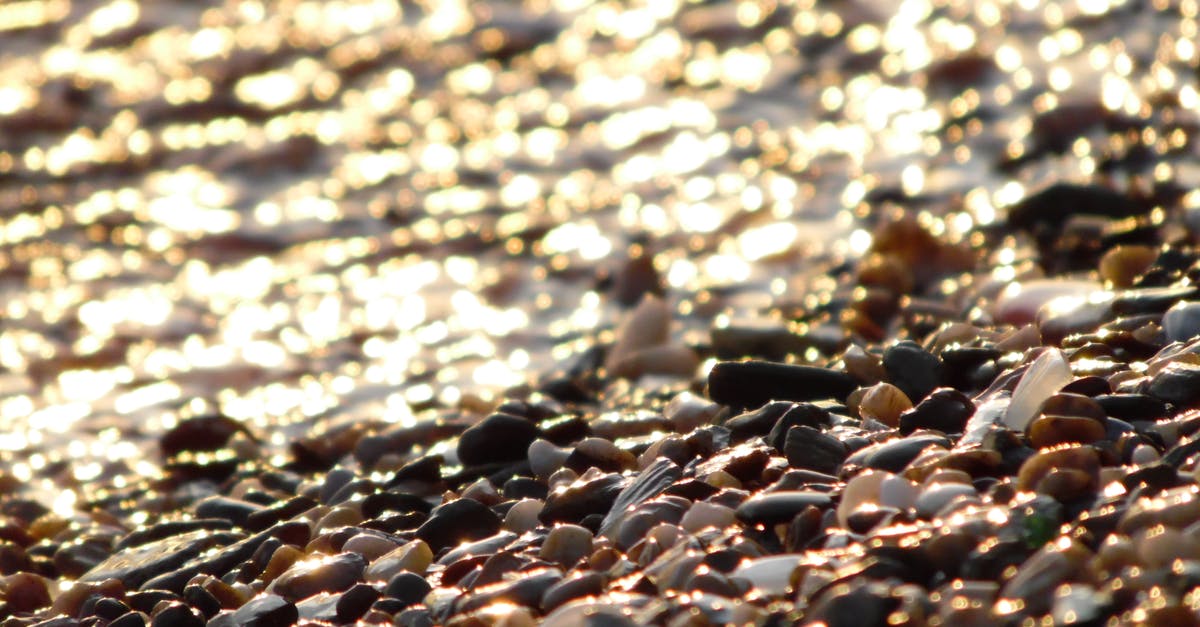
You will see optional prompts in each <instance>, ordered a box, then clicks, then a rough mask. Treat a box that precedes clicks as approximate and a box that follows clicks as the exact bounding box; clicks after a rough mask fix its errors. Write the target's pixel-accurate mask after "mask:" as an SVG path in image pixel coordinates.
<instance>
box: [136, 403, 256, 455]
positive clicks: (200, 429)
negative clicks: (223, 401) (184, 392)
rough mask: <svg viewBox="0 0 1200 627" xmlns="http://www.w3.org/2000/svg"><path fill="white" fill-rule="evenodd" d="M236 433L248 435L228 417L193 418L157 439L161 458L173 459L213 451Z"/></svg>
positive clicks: (213, 415)
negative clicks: (181, 454)
mask: <svg viewBox="0 0 1200 627" xmlns="http://www.w3.org/2000/svg"><path fill="white" fill-rule="evenodd" d="M238 432H243V433H247V435H248V434H249V433H248V431H246V427H245V425H243V424H242V423H240V422H238V421H236V420H234V419H233V418H230V417H228V416H223V415H220V414H211V415H207V416H195V417H192V418H187V419H184V420H182V421H180V422H179V423H178V424H176V425H175V426H174V427H171V428H170V429H168V430H167V432H166V433H164V434H163V435H162V437H160V438H159V440H158V446H159V449H161V450H162V454H163V457H174V456H175V455H177V454H179V453H182V452H184V451H215V450H218V449H220V448H223V447H224V446H225V445H226V443H228V442H229V439H230V438H231V437H233V435H234V434H235V433H238Z"/></svg>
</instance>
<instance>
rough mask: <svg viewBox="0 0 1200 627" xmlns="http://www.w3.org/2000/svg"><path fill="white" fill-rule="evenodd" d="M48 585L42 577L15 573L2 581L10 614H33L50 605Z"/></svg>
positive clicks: (0, 582) (1, 588) (1, 587)
mask: <svg viewBox="0 0 1200 627" xmlns="http://www.w3.org/2000/svg"><path fill="white" fill-rule="evenodd" d="M47 583H48V582H47V581H46V579H45V578H44V577H41V576H40V575H35V574H33V573H15V574H12V575H9V576H7V577H5V578H4V579H3V580H0V590H3V596H4V603H5V604H6V605H8V610H9V611H10V612H32V611H33V610H36V609H38V608H42V607H46V606H47V605H50V590H49V588H48V587H47Z"/></svg>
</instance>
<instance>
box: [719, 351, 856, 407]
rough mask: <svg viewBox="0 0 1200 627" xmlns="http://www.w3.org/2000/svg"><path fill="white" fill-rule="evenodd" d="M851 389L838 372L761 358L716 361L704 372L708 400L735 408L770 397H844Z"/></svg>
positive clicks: (846, 377) (847, 377)
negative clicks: (707, 371)
mask: <svg viewBox="0 0 1200 627" xmlns="http://www.w3.org/2000/svg"><path fill="white" fill-rule="evenodd" d="M854 388H855V381H854V379H853V378H852V377H851V376H850V375H848V374H845V373H842V372H837V371H835V370H828V369H825V368H818V367H815V366H799V365H790V364H777V363H771V362H765V361H723V362H718V363H717V364H716V365H715V366H713V368H712V370H711V371H710V372H709V374H708V393H709V395H710V396H711V397H712V399H713V400H714V401H716V402H718V403H721V404H723V405H729V406H731V407H735V408H739V409H744V408H749V407H759V406H761V405H762V404H763V403H766V402H768V401H773V400H783V401H812V400H821V399H830V398H832V399H844V398H845V397H846V395H847V394H849V393H850V392H851V391H853V390H854Z"/></svg>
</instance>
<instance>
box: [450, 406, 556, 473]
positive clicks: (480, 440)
mask: <svg viewBox="0 0 1200 627" xmlns="http://www.w3.org/2000/svg"><path fill="white" fill-rule="evenodd" d="M540 435H541V430H540V429H538V427H537V425H535V424H533V423H532V422H530V421H528V420H526V419H525V418H521V417H518V416H511V415H509V414H500V413H497V414H492V415H490V416H488V417H487V418H484V419H483V420H481V421H480V422H479V424H476V425H474V426H472V427H471V428H469V429H467V430H466V431H464V432H463V433H462V435H461V436H459V438H458V459H459V460H460V461H461V462H462V463H463V464H464V465H482V464H491V463H496V462H512V461H519V460H522V459H524V458H525V455H526V453H527V451H528V450H529V445H530V444H531V443H532V442H533V441H534V440H536V439H537V438H538V437H539V436H540Z"/></svg>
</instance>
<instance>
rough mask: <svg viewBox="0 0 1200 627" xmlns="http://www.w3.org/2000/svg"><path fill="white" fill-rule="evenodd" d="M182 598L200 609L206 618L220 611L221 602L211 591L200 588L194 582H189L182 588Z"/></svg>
mask: <svg viewBox="0 0 1200 627" xmlns="http://www.w3.org/2000/svg"><path fill="white" fill-rule="evenodd" d="M183 599H184V600H185V601H187V602H188V604H189V605H191V606H192V607H194V608H196V609H198V610H200V613H201V614H204V616H205V617H206V618H212V617H213V616H216V615H217V612H220V611H221V602H220V601H218V600H217V597H215V596H213V595H212V593H211V592H209V591H208V590H205V589H204V588H201V587H200V586H198V585H196V584H191V585H189V586H187V587H185V588H184V589H183Z"/></svg>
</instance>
